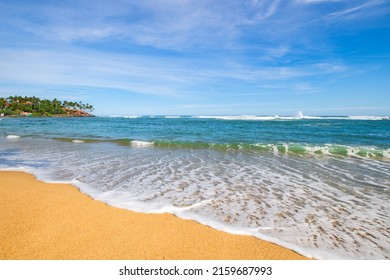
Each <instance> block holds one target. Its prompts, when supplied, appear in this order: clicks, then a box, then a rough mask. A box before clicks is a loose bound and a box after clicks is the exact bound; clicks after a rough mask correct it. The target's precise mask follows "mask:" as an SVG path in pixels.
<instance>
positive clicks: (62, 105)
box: [0, 95, 94, 117]
mask: <svg viewBox="0 0 390 280" xmlns="http://www.w3.org/2000/svg"><path fill="white" fill-rule="evenodd" d="M93 110H94V108H93V106H92V105H89V104H84V103H82V102H70V101H60V100H58V99H54V100H48V99H39V98H37V97H35V96H33V97H27V96H25V97H22V96H17V95H15V96H9V97H6V98H3V97H1V98H0V113H3V114H4V115H6V116H18V115H23V114H28V113H31V114H32V116H34V117H40V116H58V115H80V114H87V112H88V113H92V111H93Z"/></svg>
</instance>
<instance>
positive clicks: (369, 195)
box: [0, 115, 390, 259]
mask: <svg viewBox="0 0 390 280" xmlns="http://www.w3.org/2000/svg"><path fill="white" fill-rule="evenodd" d="M0 168H1V169H3V170H23V171H27V172H30V173H33V174H35V175H36V176H37V177H38V178H39V179H42V180H45V181H53V182H57V181H61V182H70V183H72V184H74V185H76V186H77V187H79V188H80V190H81V191H83V192H85V193H87V194H88V195H90V196H91V197H93V198H95V199H98V200H101V201H104V202H106V203H107V204H110V205H113V206H117V207H122V208H126V209H130V210H134V211H140V212H148V213H162V212H169V213H173V214H175V215H177V216H179V217H181V218H186V219H192V220H195V221H198V222H200V223H202V224H206V225H209V226H211V227H214V228H217V229H220V230H224V231H227V232H231V233H241V234H247V235H253V236H257V237H259V238H262V239H265V240H268V241H271V242H274V243H277V244H280V245H282V246H285V247H288V248H291V249H293V250H295V251H297V252H299V253H301V254H303V255H306V256H309V257H315V258H320V259H340V258H341V259H390V120H389V118H387V117H366V116H355V117H305V116H302V115H300V116H298V117H266V116H265V117H264V116H128V117H116V118H113V117H111V118H109V117H96V118H3V119H1V120H0ZM113 238H114V237H113Z"/></svg>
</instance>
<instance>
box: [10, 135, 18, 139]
mask: <svg viewBox="0 0 390 280" xmlns="http://www.w3.org/2000/svg"><path fill="white" fill-rule="evenodd" d="M19 138H20V136H19V135H7V139H19Z"/></svg>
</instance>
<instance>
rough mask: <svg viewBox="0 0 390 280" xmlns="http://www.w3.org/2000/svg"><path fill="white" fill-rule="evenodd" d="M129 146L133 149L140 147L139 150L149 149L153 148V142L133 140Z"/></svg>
mask: <svg viewBox="0 0 390 280" xmlns="http://www.w3.org/2000/svg"><path fill="white" fill-rule="evenodd" d="M131 145H132V146H134V147H140V148H142V147H150V146H153V142H147V141H139V140H133V141H131Z"/></svg>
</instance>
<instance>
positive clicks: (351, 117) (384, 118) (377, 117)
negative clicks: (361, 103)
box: [347, 116, 390, 121]
mask: <svg viewBox="0 0 390 280" xmlns="http://www.w3.org/2000/svg"><path fill="white" fill-rule="evenodd" d="M347 119H349V120H368V121H379V120H389V119H390V118H389V117H381V116H348V117H347Z"/></svg>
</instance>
